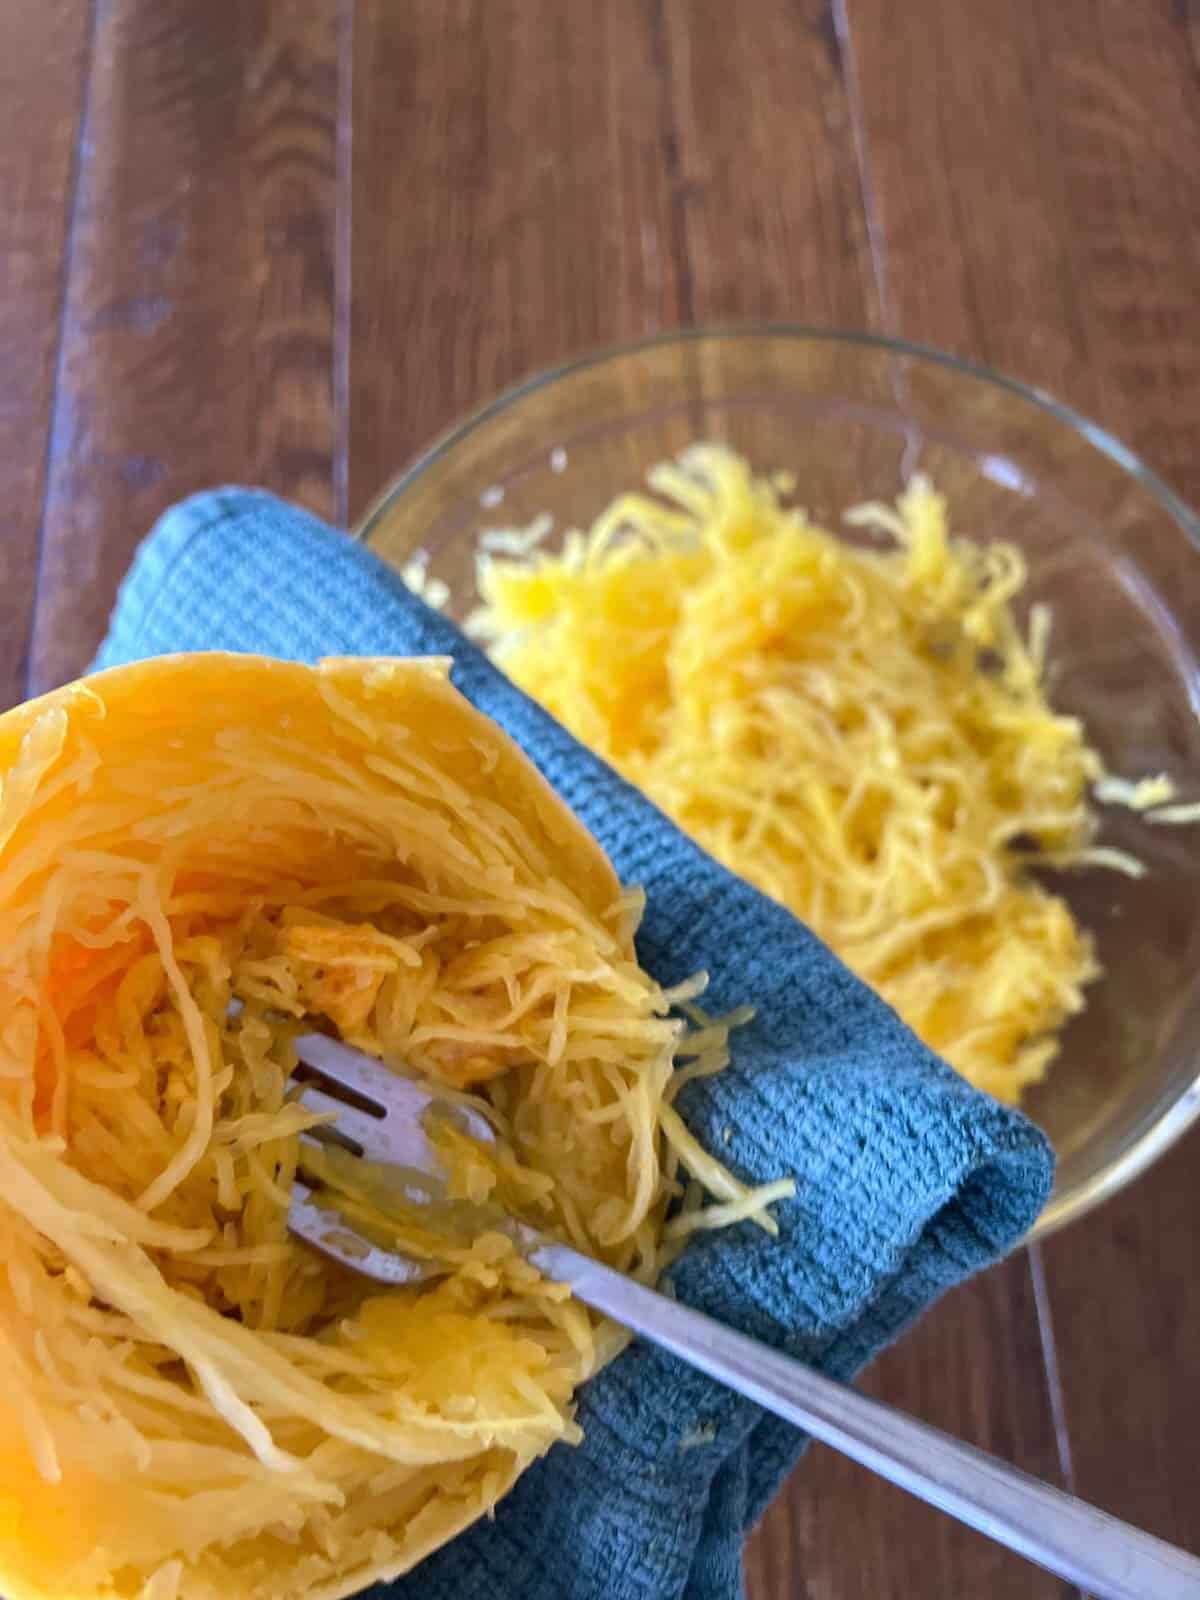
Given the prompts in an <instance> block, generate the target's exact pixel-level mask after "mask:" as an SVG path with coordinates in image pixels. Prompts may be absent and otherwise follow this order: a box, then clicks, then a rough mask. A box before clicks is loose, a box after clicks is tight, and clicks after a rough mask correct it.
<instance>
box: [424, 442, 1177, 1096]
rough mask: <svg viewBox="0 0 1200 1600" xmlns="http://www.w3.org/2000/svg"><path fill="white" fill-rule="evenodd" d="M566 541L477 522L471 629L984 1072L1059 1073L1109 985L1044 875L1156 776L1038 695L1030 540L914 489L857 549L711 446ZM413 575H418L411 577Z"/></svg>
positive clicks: (1070, 862) (991, 1084)
mask: <svg viewBox="0 0 1200 1600" xmlns="http://www.w3.org/2000/svg"><path fill="white" fill-rule="evenodd" d="M648 481H649V484H650V487H651V489H652V490H654V491H656V494H655V495H646V494H637V493H627V494H621V495H619V496H618V497H617V498H616V499H615V500H614V501H613V502H612V504H611V505H610V506H608V508H607V509H606V510H605V511H604V512H603V513H602V514H601V515H600V517H599V518H598V519H597V520H596V522H595V523H594V524H593V525H592V527H591V528H589V529H587V530H586V531H574V532H571V533H569V534H568V535H567V537H566V540H565V542H564V544H563V547H562V549H561V550H560V551H557V552H541V551H539V550H538V548H537V547H538V545H539V543H540V541H541V539H542V538H543V537H544V535H545V534H546V533H547V532H548V531H549V523H548V519H541V520H540V521H539V522H537V523H535V524H534V525H533V526H531V527H529V528H525V529H512V530H507V531H499V532H498V533H496V534H493V535H490V536H489V535H485V536H484V552H483V554H482V556H481V559H480V563H479V573H478V588H479V592H480V596H481V599H482V605H481V606H480V608H479V610H478V611H477V612H476V613H475V614H474V615H473V616H472V617H471V618H470V619H469V621H468V627H469V628H470V629H471V630H472V631H473V632H475V633H476V634H477V635H479V636H481V637H482V638H483V639H485V640H486V641H487V642H488V644H489V646H490V648H491V650H492V652H493V654H494V656H495V659H496V660H497V662H498V663H499V664H500V665H501V666H502V667H503V668H504V670H505V671H506V672H507V673H508V674H509V675H510V676H511V677H512V678H513V679H514V680H515V681H516V682H517V683H518V684H520V686H521V687H522V688H524V689H526V690H527V691H528V692H529V693H530V694H532V695H533V696H534V698H535V699H537V700H540V701H541V702H542V704H543V705H545V706H546V707H547V708H548V709H549V710H550V711H551V712H553V714H554V715H555V716H556V717H558V718H559V719H560V720H561V721H562V722H564V723H565V724H566V725H567V726H568V727H569V728H570V729H571V730H572V732H574V733H575V734H576V735H577V736H578V737H579V738H580V739H581V740H583V742H584V743H586V744H588V745H590V746H591V747H592V748H593V749H594V750H596V751H597V752H599V754H600V755H602V756H604V757H605V758H606V759H607V760H608V761H610V762H611V763H612V764H613V765H614V766H615V767H617V768H618V770H620V771H621V772H622V773H624V775H625V776H626V777H628V778H629V779H630V780H631V781H632V782H633V783H635V784H637V785H638V786H639V787H640V788H641V789H643V790H644V791H645V792H646V793H647V794H648V795H649V796H650V797H651V799H653V800H654V801H656V802H657V803H658V805H660V806H661V807H662V808H663V810H665V811H666V812H667V813H668V814H669V815H670V816H672V817H673V818H674V819H675V820H676V821H677V822H678V823H679V824H680V826H681V827H683V828H685V829H686V830H687V831H688V832H689V833H691V834H693V835H694V836H695V838H696V839H698V840H699V842H700V843H701V844H702V845H704V846H705V848H706V849H708V850H709V851H710V852H712V854H714V855H715V856H717V857H718V858H719V859H720V860H721V861H723V862H724V863H725V864H726V865H727V866H729V867H731V868H732V869H733V870H734V871H736V872H739V873H741V874H742V875H743V876H744V877H746V878H748V879H750V880H751V882H753V883H755V884H757V886H758V887H759V888H760V889H763V890H765V891H766V892H767V893H768V894H771V895H773V896H774V897H775V898H776V899H778V900H780V901H782V902H783V903H784V904H785V905H787V906H789V907H790V908H791V909H792V910H793V911H794V912H795V913H796V915H797V916H798V917H800V918H801V920H803V921H804V922H806V923H808V924H809V926H810V927H812V928H813V929H814V930H815V931H816V932H817V933H818V934H820V935H821V937H822V938H823V939H825V941H826V942H827V943H828V944H829V945H830V946H831V947H832V948H833V949H834V950H835V951H837V953H838V954H839V955H840V956H841V957H842V959H843V960H844V961H845V962H846V963H847V964H848V965H849V966H850V967H852V968H853V969H854V970H855V971H856V972H857V973H858V974H859V975H860V976H861V977H862V978H864V979H865V980H866V981H867V982H868V983H870V984H872V985H873V986H874V987H875V988H876V989H877V990H878V991H879V992H880V993H881V994H882V995H883V997H884V998H885V999H886V1000H888V1001H889V1002H890V1003H891V1004H892V1005H893V1006H894V1007H895V1008H896V1010H897V1011H898V1012H899V1013H900V1015H901V1016H902V1017H903V1018H904V1020H905V1021H906V1022H907V1023H908V1024H909V1025H910V1026H911V1027H912V1028H913V1029H914V1031H915V1032H917V1033H918V1034H920V1035H921V1037H922V1038H923V1039H924V1040H925V1041H926V1043H928V1044H929V1045H930V1046H931V1047H932V1048H933V1049H934V1050H935V1051H937V1052H938V1053H939V1054H940V1055H942V1056H944V1057H945V1058H946V1059H947V1060H948V1061H949V1062H950V1063H951V1064H952V1065H953V1066H955V1067H956V1068H957V1069H958V1070H959V1072H961V1073H962V1074H963V1075H964V1076H965V1077H966V1078H968V1079H970V1081H971V1082H973V1083H974V1084H976V1085H977V1086H978V1087H980V1088H982V1089H984V1090H987V1091H988V1092H990V1093H991V1094H993V1095H995V1096H996V1097H997V1098H999V1099H1001V1100H1005V1101H1008V1102H1010V1103H1015V1102H1016V1101H1017V1100H1018V1099H1019V1098H1020V1096H1021V1093H1022V1091H1023V1090H1024V1089H1025V1088H1026V1087H1027V1086H1028V1085H1030V1084H1032V1083H1035V1082H1037V1081H1038V1080H1039V1079H1040V1078H1042V1077H1043V1075H1044V1074H1045V1071H1046V1069H1047V1066H1048V1065H1049V1063H1050V1062H1051V1060H1052V1059H1053V1057H1054V1055H1055V1053H1056V1051H1057V1049H1058V1040H1059V1034H1060V1032H1061V1029H1062V1027H1063V1025H1064V1023H1065V1022H1066V1021H1067V1019H1068V1018H1069V1017H1070V1016H1071V1015H1072V1014H1073V1013H1075V1012H1076V1011H1078V1010H1079V1009H1080V1008H1081V1007H1082V1005H1083V1003H1084V991H1085V988H1086V985H1087V984H1088V983H1089V982H1090V981H1091V980H1092V979H1093V978H1095V977H1096V975H1097V972H1098V966H1097V962H1096V959H1095V956H1094V953H1093V947H1092V941H1091V939H1090V938H1089V936H1088V934H1087V932H1086V931H1085V930H1084V929H1082V928H1080V927H1079V926H1078V925H1077V924H1076V922H1075V920H1074V918H1073V916H1072V914H1071V911H1070V909H1069V907H1068V906H1067V903H1066V902H1065V900H1063V899H1062V898H1061V897H1060V896H1059V895H1056V894H1055V893H1053V892H1052V891H1051V890H1050V889H1049V888H1047V887H1046V886H1045V885H1044V884H1043V883H1042V882H1040V881H1039V880H1038V878H1037V877H1036V876H1035V875H1034V873H1033V871H1032V870H1031V869H1032V868H1033V867H1034V866H1052V867H1062V866H1077V865H1080V864H1084V863H1089V862H1090V863H1094V864H1100V865H1107V866H1111V867H1114V868H1117V869H1123V870H1125V871H1129V872H1134V873H1137V872H1138V871H1139V870H1140V869H1139V866H1138V863H1137V862H1136V861H1133V860H1131V859H1130V858H1129V857H1128V856H1125V855H1121V854H1119V853H1118V852H1116V851H1113V850H1106V849H1104V848H1103V847H1101V846H1099V845H1098V844H1097V842H1096V839H1097V831H1098V829H1097V821H1096V816H1095V812H1094V809H1093V806H1092V804H1091V801H1092V797H1093V794H1095V795H1096V797H1098V798H1100V799H1104V800H1108V801H1114V802H1119V803H1126V804H1130V805H1134V806H1136V807H1138V808H1139V809H1147V808H1150V807H1155V806H1157V807H1163V809H1161V810H1160V811H1158V812H1157V814H1156V817H1155V818H1154V819H1153V820H1162V821H1186V820H1192V819H1194V818H1195V816H1196V815H1197V814H1198V813H1197V808H1196V807H1195V806H1184V807H1175V808H1173V809H1172V808H1171V807H1169V806H1165V807H1164V806H1163V803H1164V802H1166V801H1169V800H1170V799H1171V798H1172V796H1173V794H1174V789H1173V787H1172V785H1171V784H1170V782H1168V780H1166V779H1165V778H1156V779H1151V780H1147V781H1143V782H1142V783H1140V784H1128V783H1122V782H1120V781H1118V780H1115V779H1112V778H1107V777H1106V776H1105V774H1104V769H1103V766H1102V763H1101V761H1100V758H1099V756H1098V755H1097V753H1096V752H1095V751H1094V750H1093V749H1092V748H1091V747H1090V745H1089V743H1088V739H1087V734H1086V730H1085V729H1084V727H1083V726H1082V724H1081V723H1080V722H1079V720H1078V719H1076V718H1074V717H1071V716H1065V715H1061V714H1059V713H1058V712H1056V710H1055V709H1054V707H1053V705H1052V704H1051V703H1050V699H1049V696H1048V692H1047V685H1046V670H1045V669H1046V649H1047V642H1048V636H1049V629H1050V620H1051V619H1050V617H1049V614H1048V612H1047V611H1046V610H1045V608H1044V607H1037V606H1034V607H1033V608H1032V610H1031V612H1030V618H1029V624H1028V627H1027V629H1026V628H1023V627H1022V626H1021V625H1019V623H1018V620H1017V614H1016V612H1015V610H1014V602H1015V601H1016V600H1017V598H1018V596H1019V595H1020V592H1021V590H1022V588H1023V586H1024V583H1025V577H1026V574H1025V562H1024V558H1023V556H1022V555H1021V552H1020V551H1019V550H1018V549H1017V548H1016V547H1014V546H1012V545H1009V544H1004V543H992V544H976V543H973V542H972V541H971V540H968V539H965V538H956V537H952V536H951V533H950V529H949V526H948V520H947V511H946V505H945V502H944V501H943V500H942V499H941V497H940V496H939V495H937V494H936V493H935V492H934V490H933V489H932V487H931V486H930V484H929V483H928V482H926V481H924V480H922V479H916V480H914V481H913V483H912V484H911V485H910V487H909V488H908V490H907V491H906V492H905V493H904V494H903V495H902V496H901V498H900V500H899V503H898V504H897V505H896V506H895V507H894V508H893V507H890V506H884V505H880V504H869V505H863V506H861V507H859V508H857V509H856V510H854V511H852V512H850V513H849V514H848V516H847V518H846V520H847V522H848V523H849V524H851V526H853V527H857V528H859V529H863V530H867V531H868V532H870V533H872V534H875V535H881V536H882V540H883V543H882V545H881V546H880V547H877V548H860V547H858V546H857V545H856V544H853V543H851V542H849V541H847V540H846V539H843V538H839V537H836V536H834V535H833V534H831V533H829V532H827V531H826V530H825V529H823V528H821V527H819V526H817V525H816V524H815V523H814V522H812V521H811V520H810V519H809V518H808V517H807V516H806V515H805V513H804V512H803V511H802V510H799V509H795V508H794V506H793V505H792V503H791V499H792V492H793V491H794V490H795V489H796V484H795V483H794V481H791V480H789V479H788V478H787V476H786V475H784V474H777V475H775V476H774V477H756V476H755V475H754V474H753V473H752V471H751V469H750V467H749V466H748V464H747V463H746V462H745V461H743V460H742V459H740V458H739V457H737V456H736V455H734V454H733V453H732V452H730V451H729V450H727V449H724V448H721V447H717V446H705V445H695V446H692V447H691V448H689V449H688V450H686V451H684V452H683V454H682V455H681V456H680V458H679V460H678V461H676V462H669V463H666V464H663V465H661V466H658V467H656V468H654V469H653V470H652V471H651V472H650V474H649V475H648ZM418 576H419V575H418Z"/></svg>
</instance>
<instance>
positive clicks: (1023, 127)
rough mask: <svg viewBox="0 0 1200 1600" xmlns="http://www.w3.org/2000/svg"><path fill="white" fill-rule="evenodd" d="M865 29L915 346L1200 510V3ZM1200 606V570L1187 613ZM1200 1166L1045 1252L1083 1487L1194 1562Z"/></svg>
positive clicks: (1193, 1141)
mask: <svg viewBox="0 0 1200 1600" xmlns="http://www.w3.org/2000/svg"><path fill="white" fill-rule="evenodd" d="M849 15H850V34H851V42H852V46H853V49H854V54H855V59H856V61H857V64H858V70H859V72H860V74H861V80H862V101H863V104H864V107H865V110H866V126H867V132H868V139H867V148H868V150H869V153H870V156H869V158H870V162H871V169H872V180H873V189H874V194H875V196H876V198H877V204H878V207H879V225H880V230H881V232H882V235H883V237H884V238H885V240H886V245H887V265H888V273H889V289H890V293H891V297H892V300H893V302H894V304H895V307H896V313H897V317H898V322H899V326H900V328H901V329H902V331H903V332H905V333H906V334H909V335H911V336H914V337H917V338H922V339H928V340H931V341H933V342H936V343H941V344H945V345H949V346H951V347H952V348H955V349H958V350H961V351H962V352H964V353H966V354H968V355H973V356H976V357H982V358H984V359H986V360H989V361H991V362H993V363H995V364H997V365H999V366H1000V367H1002V368H1007V369H1008V370H1010V371H1012V372H1014V373H1015V374H1016V375H1017V376H1020V377H1023V378H1025V379H1027V380H1031V381H1033V382H1035V383H1038V384H1041V385H1043V386H1045V387H1048V388H1050V389H1052V390H1055V391H1057V392H1058V393H1059V394H1060V396H1061V397H1062V398H1064V399H1066V400H1067V401H1068V402H1070V403H1073V404H1075V405H1076V406H1077V407H1079V408H1080V409H1083V410H1085V411H1087V412H1089V413H1090V414H1091V415H1092V416H1094V417H1096V419H1097V420H1099V421H1100V422H1102V423H1104V424H1105V425H1107V426H1108V427H1110V428H1111V429H1112V430H1113V431H1114V432H1116V433H1117V434H1118V436H1120V437H1123V438H1125V439H1126V440H1127V441H1128V442H1129V443H1131V444H1132V445H1133V446H1134V447H1135V448H1136V449H1138V450H1139V451H1140V452H1141V453H1142V454H1143V455H1144V457H1145V458H1146V459H1147V460H1148V461H1149V462H1150V464H1151V465H1153V466H1155V467H1156V468H1158V469H1159V470H1160V471H1161V472H1162V473H1163V474H1164V475H1165V476H1166V477H1167V478H1168V480H1169V481H1171V482H1172V483H1173V484H1174V485H1175V486H1176V487H1177V488H1178V489H1179V490H1180V492H1181V493H1182V494H1183V495H1184V497H1185V498H1187V499H1189V500H1190V501H1191V502H1192V503H1193V504H1194V505H1196V504H1200V452H1198V451H1197V449H1196V444H1197V437H1198V435H1197V424H1196V403H1195V397H1196V394H1197V392H1200V325H1198V324H1197V319H1196V317H1195V314H1194V310H1195V285H1196V282H1197V281H1198V278H1200V167H1198V166H1197V163H1196V160H1195V151H1196V150H1197V148H1200V95H1198V94H1197V92H1196V91H1197V81H1198V80H1197V60H1198V57H1197V53H1196V39H1197V28H1196V14H1195V7H1194V6H1193V5H1191V4H1182V5H1180V4H1176V3H1174V0H1153V3H1147V4H1144V5H1140V6H1137V7H1129V6H1125V5H1122V4H1121V3H1120V0H1057V3H1056V4H1055V5H1053V6H1043V5H1041V4H1039V3H1038V0H1019V3H1016V4H1013V3H1012V0H981V3H979V4H976V5H972V6H970V7H964V6H961V5H958V4H956V3H955V0H903V3H901V0H849ZM1198 592H1200V589H1198V586H1197V584H1196V580H1195V577H1194V574H1193V581H1192V586H1191V598H1190V599H1188V604H1189V605H1194V604H1197V603H1200V602H1197V600H1196V595H1197V593H1198ZM1175 598H1176V601H1177V603H1178V602H1179V601H1181V600H1183V599H1184V598H1185V596H1184V595H1183V593H1182V592H1181V593H1180V594H1177V595H1176V596H1175ZM1198 1150H1200V1142H1198V1139H1197V1136H1196V1135H1193V1136H1191V1137H1190V1138H1189V1139H1188V1140H1187V1141H1186V1142H1185V1144H1184V1145H1183V1147H1182V1148H1181V1149H1180V1150H1178V1151H1177V1152H1176V1153H1175V1154H1174V1155H1172V1156H1171V1157H1170V1158H1169V1159H1168V1160H1166V1161H1164V1162H1163V1163H1162V1164H1161V1165H1160V1166H1159V1167H1158V1168H1157V1169H1156V1170H1155V1171H1154V1172H1153V1173H1152V1174H1151V1175H1149V1176H1148V1177H1146V1178H1144V1179H1142V1180H1140V1181H1139V1182H1138V1183H1137V1184H1136V1185H1135V1187H1134V1188H1133V1189H1132V1191H1130V1192H1129V1193H1128V1194H1126V1195H1124V1196H1122V1197H1121V1198H1119V1199H1118V1200H1116V1201H1113V1202H1111V1203H1109V1204H1108V1205H1107V1206H1105V1207H1104V1208H1102V1209H1101V1211H1100V1212H1099V1213H1097V1214H1096V1215H1094V1216H1093V1217H1091V1218H1089V1219H1087V1220H1086V1221H1085V1222H1083V1223H1081V1224H1078V1225H1076V1226H1075V1227H1072V1228H1071V1229H1069V1230H1068V1231H1067V1232H1066V1234H1064V1235H1062V1236H1060V1237H1058V1238H1055V1239H1052V1240H1050V1241H1049V1242H1048V1243H1047V1245H1046V1247H1045V1252H1044V1256H1045V1264H1046V1277H1047V1286H1048V1287H1047V1299H1048V1304H1049V1311H1050V1319H1051V1320H1052V1323H1053V1327H1054V1330H1055V1334H1056V1347H1057V1352H1058V1363H1059V1368H1060V1371H1061V1380H1062V1395H1063V1410H1064V1417H1065V1421H1066V1426H1067V1430H1068V1434H1069V1440H1070V1450H1071V1456H1072V1461H1073V1472H1074V1481H1075V1484H1076V1486H1077V1488H1078V1491H1079V1492H1080V1493H1081V1494H1083V1495H1085V1496H1087V1497H1088V1498H1090V1499H1093V1500H1095V1501H1096V1502H1097V1503H1099V1504H1101V1505H1103V1506H1105V1507H1106V1508H1108V1509H1110V1510H1112V1511H1114V1512H1116V1513H1118V1514H1119V1515H1122V1516H1125V1517H1127V1518H1129V1519H1130V1520H1132V1521H1134V1522H1138V1523H1140V1524H1142V1525H1143V1526H1145V1527H1148V1528H1150V1529H1151V1530H1152V1531H1154V1532H1156V1533H1159V1534H1161V1535H1163V1536H1164V1537H1167V1538H1169V1539H1173V1540H1175V1541H1177V1542H1178V1543H1180V1544H1183V1545H1185V1546H1188V1547H1189V1548H1192V1549H1200V1515H1198V1514H1197V1512H1196V1509H1195V1503H1194V1497H1191V1496H1189V1495H1188V1494H1187V1491H1186V1485H1187V1483H1188V1482H1189V1481H1190V1463H1191V1459H1192V1455H1193V1453H1194V1443H1195V1437H1196V1430H1197V1424H1198V1422H1200V1410H1198V1407H1200V1394H1198V1391H1197V1387H1196V1384H1195V1381H1194V1374H1193V1373H1192V1370H1191V1368H1192V1360H1191V1350H1190V1343H1189V1339H1188V1332H1187V1330H1189V1329H1190V1328H1191V1327H1192V1326H1194V1325H1195V1323H1196V1321H1197V1319H1198V1318H1200V1273H1198V1272H1197V1267H1198V1266H1200V1244H1198V1241H1197V1235H1196V1230H1195V1227H1194V1211H1195V1199H1194V1195H1195V1184H1194V1179H1193V1172H1194V1162H1195V1159H1196V1154H1197V1151H1198Z"/></svg>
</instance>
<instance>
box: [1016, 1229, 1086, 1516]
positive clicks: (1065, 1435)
mask: <svg viewBox="0 0 1200 1600" xmlns="http://www.w3.org/2000/svg"><path fill="white" fill-rule="evenodd" d="M1026 1254H1027V1256H1028V1258H1029V1271H1030V1275H1031V1277H1032V1279H1033V1299H1034V1304H1035V1305H1036V1307H1037V1318H1038V1331H1039V1333H1040V1334H1041V1339H1042V1358H1043V1360H1044V1361H1045V1364H1046V1391H1047V1393H1048V1394H1049V1396H1050V1411H1051V1414H1052V1416H1053V1419H1054V1437H1055V1439H1056V1440H1057V1442H1058V1464H1059V1468H1060V1470H1061V1472H1062V1480H1063V1487H1064V1488H1065V1489H1067V1490H1069V1491H1070V1493H1071V1494H1074V1493H1075V1492H1076V1491H1075V1465H1074V1462H1073V1460H1072V1457H1071V1433H1070V1429H1069V1427H1068V1425H1067V1405H1066V1397H1065V1395H1064V1394H1063V1386H1062V1374H1061V1372H1060V1371H1059V1368H1058V1345H1057V1343H1056V1342H1055V1338H1054V1316H1053V1313H1052V1310H1051V1306H1050V1289H1049V1285H1048V1284H1047V1282H1046V1263H1045V1261H1044V1259H1043V1257H1042V1247H1041V1245H1038V1244H1033V1245H1030V1247H1029V1249H1028V1251H1027V1252H1026Z"/></svg>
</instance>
